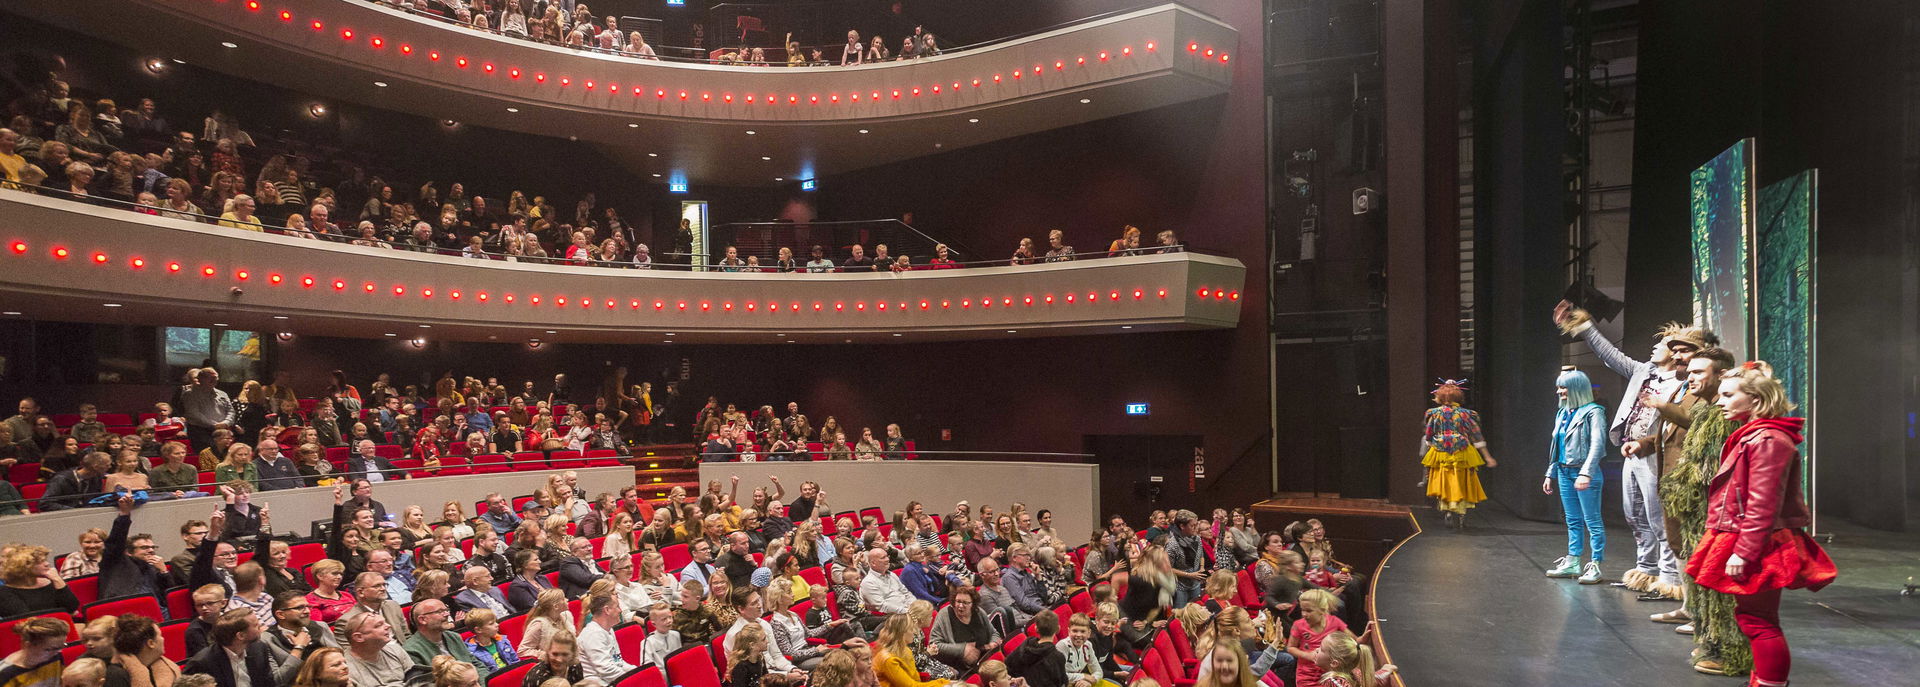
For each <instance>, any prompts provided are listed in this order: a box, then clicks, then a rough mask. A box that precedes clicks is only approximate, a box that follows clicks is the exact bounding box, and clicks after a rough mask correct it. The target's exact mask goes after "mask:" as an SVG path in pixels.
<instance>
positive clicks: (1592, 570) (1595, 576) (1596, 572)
mask: <svg viewBox="0 0 1920 687" xmlns="http://www.w3.org/2000/svg"><path fill="white" fill-rule="evenodd" d="M1601 578H1602V575H1601V574H1600V564H1599V563H1597V562H1594V561H1587V567H1586V569H1585V570H1584V571H1583V572H1581V573H1580V584H1600V580H1601Z"/></svg>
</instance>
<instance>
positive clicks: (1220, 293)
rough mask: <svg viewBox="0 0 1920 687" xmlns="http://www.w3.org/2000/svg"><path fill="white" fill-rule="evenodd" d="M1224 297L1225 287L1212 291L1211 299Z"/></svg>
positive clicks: (1225, 293) (1225, 294) (1225, 295)
mask: <svg viewBox="0 0 1920 687" xmlns="http://www.w3.org/2000/svg"><path fill="white" fill-rule="evenodd" d="M1226 297H1227V290H1226V289H1220V290H1218V291H1215V292H1213V299H1214V300H1216V301H1217V300H1220V299H1222V298H1226Z"/></svg>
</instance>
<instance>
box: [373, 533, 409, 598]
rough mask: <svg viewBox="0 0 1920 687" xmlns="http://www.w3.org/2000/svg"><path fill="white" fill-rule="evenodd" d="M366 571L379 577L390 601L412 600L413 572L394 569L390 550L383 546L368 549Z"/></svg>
mask: <svg viewBox="0 0 1920 687" xmlns="http://www.w3.org/2000/svg"><path fill="white" fill-rule="evenodd" d="M388 531H392V530H388ZM367 572H369V573H373V574H375V575H379V576H380V577H381V586H382V587H384V588H385V589H386V592H387V598H388V599H391V600H392V601H391V603H399V602H402V601H405V602H407V603H412V602H413V573H411V572H408V571H404V570H395V569H394V567H393V552H392V551H388V550H387V549H385V548H379V549H374V550H372V551H368V552H367ZM362 574H364V573H362Z"/></svg>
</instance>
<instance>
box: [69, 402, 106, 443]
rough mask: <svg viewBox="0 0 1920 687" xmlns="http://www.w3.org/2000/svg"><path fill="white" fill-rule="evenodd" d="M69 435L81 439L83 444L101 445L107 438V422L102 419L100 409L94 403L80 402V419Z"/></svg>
mask: <svg viewBox="0 0 1920 687" xmlns="http://www.w3.org/2000/svg"><path fill="white" fill-rule="evenodd" d="M68 435H69V436H72V437H73V438H75V439H78V440H80V443H82V444H93V445H95V446H99V445H100V444H102V443H104V442H105V440H106V438H107V423H104V422H101V421H100V409H99V408H98V407H96V406H94V405H93V404H92V403H82V404H80V421H79V422H76V423H74V424H73V429H72V430H70V431H68Z"/></svg>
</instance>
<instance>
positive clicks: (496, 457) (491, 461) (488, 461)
mask: <svg viewBox="0 0 1920 687" xmlns="http://www.w3.org/2000/svg"><path fill="white" fill-rule="evenodd" d="M472 470H473V471H474V472H477V473H481V474H492V473H496V472H513V466H511V465H508V464H507V457H506V456H503V455H500V454H498V453H487V454H482V455H478V456H474V457H473V467H472ZM474 512H475V513H485V512H487V503H486V502H485V501H481V502H480V503H478V504H476V509H475V510H474Z"/></svg>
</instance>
